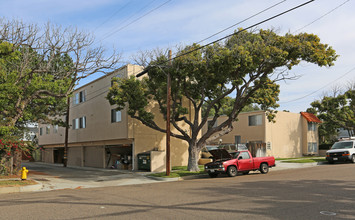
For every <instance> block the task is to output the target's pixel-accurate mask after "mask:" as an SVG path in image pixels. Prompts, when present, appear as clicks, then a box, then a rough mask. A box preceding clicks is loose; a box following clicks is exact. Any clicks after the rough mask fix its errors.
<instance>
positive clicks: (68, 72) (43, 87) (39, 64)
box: [0, 18, 119, 138]
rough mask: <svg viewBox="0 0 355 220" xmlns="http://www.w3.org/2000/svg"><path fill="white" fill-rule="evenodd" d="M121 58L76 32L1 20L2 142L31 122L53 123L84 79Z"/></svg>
mask: <svg viewBox="0 0 355 220" xmlns="http://www.w3.org/2000/svg"><path fill="white" fill-rule="evenodd" d="M118 59H119V56H118V54H116V52H115V51H113V52H112V53H111V54H109V55H107V54H106V53H105V49H104V48H103V47H102V46H95V40H94V37H93V36H92V35H91V34H88V33H85V32H82V31H79V30H77V29H75V28H62V27H60V26H56V25H52V24H50V23H48V24H47V25H44V26H38V25H36V24H26V23H23V22H21V21H18V20H6V19H4V18H3V19H0V117H1V121H0V138H4V137H5V136H12V138H13V137H14V136H16V135H18V136H20V135H21V129H22V128H23V127H24V126H23V125H24V124H25V123H28V122H37V121H42V122H53V120H56V119H55V118H54V116H60V115H63V114H64V113H65V111H64V109H65V107H66V106H67V103H66V97H68V96H70V94H71V92H72V90H73V88H74V86H75V85H76V84H77V83H78V81H79V80H80V79H82V78H85V77H87V76H89V75H91V74H94V73H97V72H103V73H104V72H106V71H111V70H112V69H114V68H116V66H117V64H118Z"/></svg>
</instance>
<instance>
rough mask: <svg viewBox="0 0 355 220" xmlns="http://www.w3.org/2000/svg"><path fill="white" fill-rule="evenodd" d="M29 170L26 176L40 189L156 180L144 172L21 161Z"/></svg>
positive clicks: (75, 187)
mask: <svg viewBox="0 0 355 220" xmlns="http://www.w3.org/2000/svg"><path fill="white" fill-rule="evenodd" d="M22 166H24V167H26V168H27V169H28V170H29V173H28V178H29V179H33V180H36V181H37V182H39V183H41V184H42V188H41V189H40V190H41V191H48V190H56V189H79V188H91V187H106V186H122V185H134V184H144V183H154V182H157V180H155V179H151V178H148V177H146V176H145V174H147V173H144V172H129V171H122V170H114V169H99V168H89V167H66V168H65V167H63V165H61V164H47V163H41V162H29V163H22Z"/></svg>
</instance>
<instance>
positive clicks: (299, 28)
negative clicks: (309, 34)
mask: <svg viewBox="0 0 355 220" xmlns="http://www.w3.org/2000/svg"><path fill="white" fill-rule="evenodd" d="M349 1H350V0H347V1H345V2H343V3H342V4H340V5H338V6H337V7H335V8H333V9H332V10H330V11H328V12H327V13H325V14H324V15H322V16H320V17H319V18H317V19H315V20H314V21H312V22H311V23H309V24H306V25H305V26H303V27H301V28H299V29H297V30H296V31H294V32H293V33H296V32H298V31H300V30H302V29H304V28H306V27H308V26H310V25H312V24H313V23H315V22H317V21H319V20H320V19H322V18H324V17H325V16H327V15H329V14H330V13H332V12H333V11H335V10H337V9H338V8H340V7H341V6H343V5H344V4H346V3H347V2H349Z"/></svg>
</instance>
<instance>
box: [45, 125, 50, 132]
mask: <svg viewBox="0 0 355 220" xmlns="http://www.w3.org/2000/svg"><path fill="white" fill-rule="evenodd" d="M50 128H51V127H50V125H47V127H46V134H49V133H50Z"/></svg>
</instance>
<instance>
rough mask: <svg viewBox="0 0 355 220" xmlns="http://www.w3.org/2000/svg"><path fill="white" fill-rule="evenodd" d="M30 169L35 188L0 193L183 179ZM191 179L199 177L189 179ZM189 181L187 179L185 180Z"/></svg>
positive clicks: (108, 171)
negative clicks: (35, 183) (35, 182)
mask: <svg viewBox="0 0 355 220" xmlns="http://www.w3.org/2000/svg"><path fill="white" fill-rule="evenodd" d="M317 165H319V164H317V163H282V162H280V161H276V167H273V168H271V169H270V172H274V171H278V170H286V169H297V168H307V167H314V166H317ZM22 166H24V167H26V168H27V169H28V170H29V173H28V179H31V180H35V181H37V182H38V184H37V185H29V186H21V187H0V194H1V193H14V192H30V191H50V190H58V189H81V188H92V187H108V186H122V185H134V184H145V183H156V182H165V181H178V180H182V179H183V178H152V177H147V176H146V175H147V174H150V173H149V172H132V171H126V170H115V169H99V168H90V167H66V168H64V167H63V165H62V164H47V163H41V162H30V163H22ZM191 177H192V178H198V177H196V176H191ZM187 178H189V177H187Z"/></svg>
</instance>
